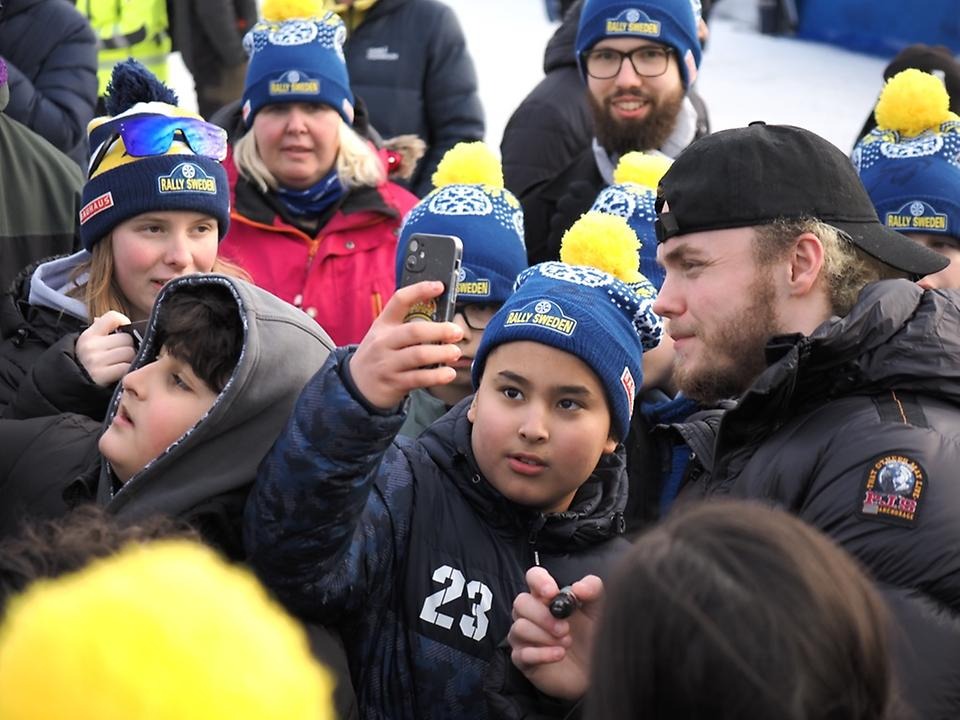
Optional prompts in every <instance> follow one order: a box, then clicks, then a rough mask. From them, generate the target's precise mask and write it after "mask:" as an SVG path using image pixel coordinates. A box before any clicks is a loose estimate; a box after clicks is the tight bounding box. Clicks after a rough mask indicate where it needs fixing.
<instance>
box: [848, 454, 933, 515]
mask: <svg viewBox="0 0 960 720" xmlns="http://www.w3.org/2000/svg"><path fill="white" fill-rule="evenodd" d="M926 484H927V476H926V474H925V473H924V472H923V468H922V467H920V463H918V462H917V461H916V460H913V459H911V458H909V457H906V456H905V455H897V454H889V455H882V456H880V457H879V458H877V459H876V460H874V461H873V462H872V463H871V464H870V466H869V467H868V469H867V473H866V476H865V478H864V481H863V483H862V484H861V485H860V487H859V493H860V496H859V498H858V501H857V502H858V509H857V514H858V515H859V516H860V517H862V518H865V519H868V520H881V521H883V522H889V523H893V524H895V525H903V526H905V527H913V526H915V525H916V524H917V514H918V513H919V511H920V504H921V502H922V500H923V493H924V490H925V489H926Z"/></svg>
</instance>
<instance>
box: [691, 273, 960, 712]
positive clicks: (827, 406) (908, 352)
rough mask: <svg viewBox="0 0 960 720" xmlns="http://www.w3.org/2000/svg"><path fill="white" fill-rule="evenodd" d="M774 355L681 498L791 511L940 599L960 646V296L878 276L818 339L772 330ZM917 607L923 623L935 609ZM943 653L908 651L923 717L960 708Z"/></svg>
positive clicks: (954, 671) (952, 670)
mask: <svg viewBox="0 0 960 720" xmlns="http://www.w3.org/2000/svg"><path fill="white" fill-rule="evenodd" d="M767 357H768V359H769V361H770V365H769V367H768V368H767V370H766V371H765V372H764V373H763V374H762V375H760V377H759V378H758V379H757V380H756V381H755V382H754V384H753V385H752V387H751V388H750V389H749V390H748V391H747V392H746V393H745V394H744V396H743V397H742V398H741V399H740V402H739V404H738V405H737V406H736V407H735V408H734V409H732V410H729V411H728V412H727V413H726V414H725V415H724V416H723V418H722V420H721V422H720V426H719V429H718V435H717V439H716V444H715V453H714V458H713V462H712V467H702V468H701V469H700V473H699V476H698V478H697V479H696V481H695V482H692V483H691V484H689V485H688V486H687V487H686V488H685V489H684V492H683V494H682V495H681V497H682V498H684V497H686V498H689V497H742V498H756V499H760V500H764V501H767V502H770V503H772V504H774V505H777V506H780V507H783V508H784V509H786V510H788V511H790V512H793V513H794V514H796V515H797V516H798V517H800V518H801V519H803V520H805V521H806V522H808V523H810V524H811V525H813V526H815V527H817V528H819V529H821V530H822V531H824V532H825V533H827V534H828V535H830V536H831V537H832V538H833V539H834V540H835V541H836V542H837V543H838V544H839V545H840V546H841V547H843V548H844V549H846V550H847V551H848V552H850V553H851V554H852V555H854V556H855V557H856V558H857V559H858V560H859V561H860V562H861V563H862V564H863V565H864V566H865V567H866V568H867V569H868V570H869V572H870V573H871V574H872V575H873V577H874V578H875V579H876V580H877V581H878V582H879V583H880V584H882V585H887V586H890V587H893V588H899V589H901V590H903V591H906V592H907V593H912V597H913V600H909V601H910V602H916V603H925V604H928V605H930V606H933V607H938V608H941V609H942V611H943V613H945V617H944V618H943V619H941V620H940V621H939V622H938V623H936V625H939V627H940V630H939V632H940V633H941V634H943V635H944V638H945V642H947V643H948V644H950V645H952V647H953V648H954V654H955V653H956V649H957V648H960V552H958V548H960V523H958V521H957V518H958V517H960V471H958V468H960V293H957V292H955V291H927V292H924V291H923V290H922V289H921V288H920V287H919V286H917V285H916V284H914V283H911V282H908V281H906V280H887V281H883V282H878V283H874V284H872V285H869V286H867V287H866V288H865V289H864V290H863V292H862V293H861V295H860V299H859V301H858V302H857V304H856V306H855V307H854V308H853V309H852V310H851V312H850V313H849V314H848V315H847V316H846V317H844V318H833V319H831V320H829V321H827V322H826V323H824V324H822V325H821V326H820V327H819V328H817V329H816V330H815V331H814V333H813V334H812V335H810V336H800V335H796V336H784V337H780V338H774V339H773V340H772V341H771V342H770V344H768V346H767ZM907 615H909V613H907ZM914 616H916V617H919V618H921V623H920V624H921V625H922V624H926V621H924V620H922V618H928V619H929V616H930V614H929V613H925V612H920V611H918V612H917V613H914ZM904 631H905V632H906V634H907V635H908V637H909V636H910V635H911V633H913V631H914V628H913V627H910V626H907V625H905V626H904ZM931 653H932V655H931ZM941 655H943V653H942V651H941V650H939V649H936V648H930V649H928V648H927V647H925V646H922V645H920V644H917V645H915V646H914V648H913V657H912V659H911V662H912V664H913V665H916V666H917V667H920V668H924V667H926V668H927V671H925V673H926V675H927V676H928V677H929V682H928V683H927V684H922V683H921V684H919V685H918V684H914V685H913V686H912V687H905V688H903V690H904V693H905V695H906V697H907V699H908V700H910V701H911V702H912V703H913V704H914V705H915V707H916V709H917V710H918V716H919V717H923V718H941V717H942V718H946V717H956V716H957V713H958V711H960V705H958V703H960V670H958V666H957V665H956V664H955V663H954V664H953V665H951V666H950V667H946V668H944V667H940V660H939V657H940V656H941ZM944 672H946V673H947V674H948V676H950V677H949V680H948V681H946V682H942V677H941V678H940V679H938V675H940V676H942V674H943V673H944ZM920 674H921V675H923V674H924V673H920ZM938 688H939V690H938Z"/></svg>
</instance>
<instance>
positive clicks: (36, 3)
mask: <svg viewBox="0 0 960 720" xmlns="http://www.w3.org/2000/svg"><path fill="white" fill-rule="evenodd" d="M0 12H2V14H0V55H2V57H3V58H4V59H5V60H6V62H7V67H8V70H9V73H10V102H9V104H8V105H7V108H6V110H5V111H4V112H5V113H6V114H7V115H9V116H10V117H12V118H13V119H14V120H17V121H19V122H21V123H23V124H24V125H26V126H27V127H29V128H30V129H32V130H33V131H34V132H36V133H37V134H38V135H40V136H41V137H43V138H45V139H46V140H48V141H49V142H50V143H51V144H52V145H53V146H54V147H56V148H57V149H59V150H61V151H62V152H63V153H65V154H66V155H68V156H70V158H71V159H72V160H74V162H76V163H77V164H78V165H79V166H80V167H85V166H86V162H87V157H88V154H89V150H88V148H87V123H88V122H90V120H91V119H92V118H93V114H94V109H95V107H96V102H97V38H96V36H95V35H94V33H93V30H92V29H91V28H90V23H89V22H87V19H86V18H85V17H84V16H83V15H82V14H80V12H79V11H78V10H77V9H76V8H74V7H71V6H70V4H69V3H66V2H62V0H5V2H3V10H2V11H0Z"/></svg>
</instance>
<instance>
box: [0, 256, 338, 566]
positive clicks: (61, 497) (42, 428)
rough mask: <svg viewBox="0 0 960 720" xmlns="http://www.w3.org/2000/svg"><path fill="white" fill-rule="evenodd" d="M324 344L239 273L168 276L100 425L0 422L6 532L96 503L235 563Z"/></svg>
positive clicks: (319, 332) (59, 419)
mask: <svg viewBox="0 0 960 720" xmlns="http://www.w3.org/2000/svg"><path fill="white" fill-rule="evenodd" d="M332 349H333V342H332V341H331V340H330V338H329V336H328V335H327V334H326V333H325V332H324V331H323V329H322V328H320V326H318V325H317V324H316V322H314V321H313V320H311V319H310V318H309V317H307V316H306V315H304V314H303V313H302V312H300V311H299V310H297V309H296V308H293V307H292V306H290V305H288V304H286V303H284V302H283V301H281V300H279V299H278V298H276V297H274V296H273V295H271V294H269V293H267V292H266V291H264V290H261V289H260V288H257V287H255V286H253V285H251V284H249V283H246V282H244V281H242V280H238V279H235V278H230V277H226V276H222V275H192V276H186V277H182V278H178V279H176V280H173V281H171V282H169V283H168V284H167V285H166V286H165V287H164V288H163V290H162V291H161V293H160V295H159V296H158V298H157V301H156V303H155V305H154V308H153V313H152V315H151V318H150V320H149V323H148V325H147V327H146V331H145V333H144V338H143V342H142V345H141V347H140V350H139V352H138V354H137V357H136V359H135V360H134V362H133V363H132V365H131V366H130V371H129V372H128V373H127V374H126V375H125V376H124V378H123V380H122V381H121V382H120V383H119V384H118V387H117V390H116V392H115V393H114V396H113V399H112V400H111V403H110V407H109V411H108V413H107V417H106V420H105V422H104V423H103V425H102V426H101V425H100V424H99V423H96V422H94V421H92V420H90V418H87V417H85V416H80V415H76V414H72V413H67V414H63V415H58V416H53V417H45V418H32V419H29V420H0V493H2V496H3V497H4V502H3V503H2V505H0V537H2V536H4V535H7V534H9V533H10V532H11V531H12V530H14V529H15V528H16V526H17V524H18V523H19V521H20V520H21V519H22V518H24V517H29V518H38V517H56V516H58V515H62V514H64V513H65V512H67V511H68V509H69V508H70V507H71V506H73V505H75V504H80V503H83V502H91V501H92V502H95V503H96V504H98V505H100V506H102V507H104V508H105V509H106V510H107V512H109V513H111V514H115V515H117V516H118V517H120V518H121V519H128V520H138V519H141V518H144V517H146V516H149V515H154V514H164V515H168V516H172V517H178V518H182V519H185V520H187V521H189V522H191V524H193V525H195V526H196V527H197V528H198V529H199V530H200V532H201V533H202V534H203V535H204V538H205V539H206V540H207V541H208V542H210V543H212V544H214V545H216V546H218V547H219V548H220V549H222V550H223V551H225V552H226V553H227V554H228V555H231V556H234V557H239V556H240V555H241V553H242V551H241V544H240V536H239V522H240V514H241V510H242V508H243V503H244V501H245V498H246V495H247V491H248V489H249V486H250V484H251V483H252V481H253V479H254V476H255V475H256V469H257V465H258V464H259V462H260V459H261V458H262V457H263V456H264V455H265V454H266V452H267V450H268V449H269V448H270V446H271V444H272V443H273V440H274V439H275V437H276V436H277V434H278V433H279V432H280V430H281V429H282V427H283V423H284V421H285V419H286V417H287V416H288V415H289V413H290V411H291V409H292V408H293V402H294V400H295V399H296V397H297V395H298V394H299V392H300V390H301V389H302V387H303V386H304V384H305V383H306V382H307V380H308V379H309V378H310V377H311V376H312V375H313V374H314V373H315V372H316V371H317V370H318V369H319V368H320V366H321V365H322V364H323V362H324V360H325V359H326V357H327V355H328V354H329V353H330V351H331V350H332Z"/></svg>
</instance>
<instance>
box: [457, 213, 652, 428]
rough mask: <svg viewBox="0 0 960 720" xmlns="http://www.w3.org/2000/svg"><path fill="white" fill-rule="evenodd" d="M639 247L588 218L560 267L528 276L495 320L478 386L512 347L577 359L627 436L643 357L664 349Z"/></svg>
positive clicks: (596, 216) (479, 362)
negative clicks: (493, 359)
mask: <svg viewBox="0 0 960 720" xmlns="http://www.w3.org/2000/svg"><path fill="white" fill-rule="evenodd" d="M638 250H639V242H638V240H637V236H636V234H635V233H634V232H633V230H631V229H630V226H629V225H628V224H627V221H626V220H624V219H623V218H621V217H617V216H615V215H605V214H603V213H598V212H588V213H586V214H584V215H583V216H582V217H581V218H580V219H579V220H578V221H577V222H575V223H574V224H573V226H571V228H570V229H569V230H567V232H566V233H565V234H564V236H563V240H562V243H561V247H560V260H561V261H560V262H544V263H540V264H539V265H534V266H533V267H531V268H529V269H527V270H524V271H523V272H522V273H520V276H519V277H518V278H517V288H516V291H515V292H514V293H513V295H511V296H510V298H509V299H508V300H507V301H506V302H505V303H504V305H503V307H502V308H500V310H499V311H497V313H496V315H494V316H493V318H492V319H491V320H490V323H489V324H488V325H487V328H486V330H485V331H484V333H483V339H482V340H481V341H480V347H479V348H477V353H476V355H475V357H474V361H473V370H472V372H473V384H474V387H479V386H480V381H481V379H482V377H483V369H484V365H485V364H486V360H487V356H488V355H489V354H490V352H491V351H493V350H494V349H495V348H496V347H497V346H499V345H503V344H505V343H509V342H518V341H523V340H527V341H532V342H537V343H542V344H544V345H549V346H551V347H554V348H557V349H558V350H563V351H564V352H568V353H570V354H571V355H574V356H576V357H578V358H579V359H580V360H582V361H583V362H584V363H586V364H587V366H588V367H590V369H591V370H593V372H594V373H596V375H597V377H598V378H599V380H600V383H601V384H602V385H603V387H604V390H605V394H606V398H607V402H608V403H609V406H610V418H611V423H610V424H611V428H612V431H613V434H614V436H615V437H616V438H618V439H619V440H623V439H624V438H625V437H626V436H627V431H628V430H629V428H630V416H631V415H632V413H633V403H634V399H635V398H636V394H637V391H638V390H639V388H640V386H641V384H642V383H643V353H644V352H645V351H646V350H651V349H653V348H655V347H657V345H659V343H660V337H661V334H662V331H663V322H662V320H661V319H660V318H659V317H658V316H657V315H656V314H655V313H654V312H653V309H652V306H653V302H654V300H656V297H657V291H656V289H655V288H654V287H653V285H651V284H650V282H649V281H648V280H647V279H646V278H645V277H643V275H641V274H640V272H639V271H638V270H637V261H638V255H637V253H638Z"/></svg>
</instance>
